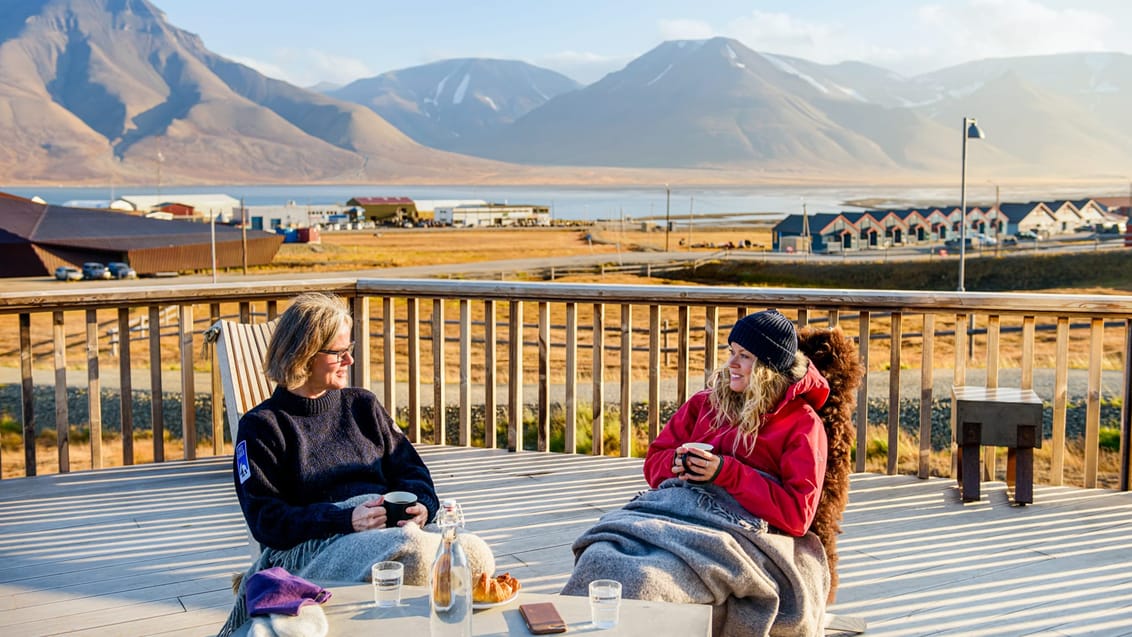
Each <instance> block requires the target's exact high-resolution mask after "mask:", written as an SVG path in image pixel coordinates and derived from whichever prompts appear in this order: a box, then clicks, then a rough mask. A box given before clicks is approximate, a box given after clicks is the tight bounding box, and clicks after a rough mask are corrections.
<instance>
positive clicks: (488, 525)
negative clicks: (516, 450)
mask: <svg viewBox="0 0 1132 637" xmlns="http://www.w3.org/2000/svg"><path fill="white" fill-rule="evenodd" d="M421 451H422V454H423V455H424V456H425V459H426V462H427V463H428V464H429V466H430V468H431V469H432V471H433V475H434V477H435V479H436V482H437V486H438V489H439V491H440V493H441V495H442V497H455V498H458V499H459V500H460V501H461V502H462V503H463V505H464V509H465V513H466V515H467V518H468V520H469V529H470V530H472V531H474V532H476V533H478V534H480V535H481V536H482V537H484V538H485V539H486V540H488V541H489V542H490V543H491V544H492V546H493V547H494V548H495V550H496V555H497V561H498V563H499V568H500V569H502V570H509V571H510V572H511V573H512V574H514V575H515V576H516V577H518V578H519V579H520V580H522V581H523V583H524V586H525V587H526V588H527V589H528V590H531V591H537V592H556V591H557V590H558V589H559V587H561V585H562V584H563V582H565V580H566V577H567V576H568V573H569V571H570V567H571V564H572V562H573V556H572V554H571V552H570V544H571V542H572V541H573V540H574V538H576V537H577V536H578V534H579V533H580V532H581V531H583V530H584V529H585V528H587V527H588V526H589V525H590V524H591V523H593V522H594V521H595V520H596V519H597V518H598V516H600V515H601V514H602V513H603V512H605V511H608V510H611V509H614V508H617V507H619V506H620V505H621V504H623V503H624V502H625V501H626V500H627V499H629V498H630V497H631V496H632V495H633V494H635V493H636V492H637V491H638V490H640V489H642V488H644V486H645V484H644V481H643V479H642V478H641V474H640V465H641V461H640V460H636V459H623V458H593V457H588V456H566V455H559V454H539V453H532V452H527V453H521V454H509V453H507V452H503V451H494V450H482V449H460V448H444V447H427V446H423V447H421ZM1034 499H1035V504H1034V505H1033V506H1029V507H1022V508H1016V507H1011V506H1010V505H1009V504H1008V502H1007V500H1006V494H1005V490H1004V486H1003V485H1002V484H1001V483H989V484H984V485H983V500H982V501H981V502H979V503H973V504H967V505H964V504H962V503H961V502H960V501H959V497H958V493H957V490H956V489H955V488H954V486H953V483H952V481H950V480H943V479H933V480H926V481H924V480H918V479H916V478H913V477H906V476H877V475H872V474H859V475H855V476H854V477H853V489H852V496H851V502H850V504H849V509H848V511H847V514H846V521H845V524H844V528H845V533H844V535H843V536H842V537H841V541H840V547H841V556H842V561H841V578H842V584H841V589H840V595H839V597H838V603H837V604H836V605H835V606H834V608H833V609H832V611H833V612H836V613H840V614H846V615H855V616H860V617H863V618H865V619H866V620H868V622H869V631H868V634H869V635H916V636H919V635H956V636H958V635H964V636H968V635H996V636H997V635H1128V636H1132V542H1129V538H1130V537H1132V493H1122V492H1113V491H1104V490H1083V489H1074V488H1067V487H1046V486H1042V485H1037V486H1036V487H1035V493H1034ZM247 564H248V553H247V546H246V535H245V533H244V526H243V520H242V517H241V515H240V511H239V506H238V505H237V503H236V498H235V494H234V492H233V489H232V484H231V473H230V458H227V457H222V458H211V459H205V460H199V461H192V462H175V463H166V464H163V465H142V466H135V467H126V468H120V469H104V470H100V471H93V472H83V473H72V474H67V475H50V476H41V477H37V478H24V479H14V480H4V481H2V482H0V633H3V634H4V635H6V636H8V637H11V636H16V635H19V636H23V635H57V634H66V635H194V636H197V635H211V634H213V633H214V632H215V630H216V629H217V628H219V627H220V625H221V624H222V623H223V621H224V618H225V617H226V616H227V613H228V609H229V608H230V605H231V601H232V593H231V591H230V588H229V581H230V576H231V574H232V573H233V572H236V571H240V570H242V569H243V568H245V567H246V566H247Z"/></svg>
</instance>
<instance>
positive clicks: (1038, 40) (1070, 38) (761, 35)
mask: <svg viewBox="0 0 1132 637" xmlns="http://www.w3.org/2000/svg"><path fill="white" fill-rule="evenodd" d="M1058 1H1059V0H963V1H962V2H957V1H948V2H935V3H934V4H925V5H924V6H922V7H920V8H919V9H917V10H915V11H914V12H912V11H910V12H909V14H908V15H907V16H901V17H896V16H895V14H891V15H888V14H885V15H887V17H888V18H889V19H893V20H904V21H905V23H904V24H902V25H901V26H900V27H899V28H898V29H896V30H891V29H887V28H885V25H880V24H878V22H877V20H878V19H881V18H883V17H885V15H874V14H872V13H863V14H862V15H860V16H858V18H859V19H858V20H857V23H856V24H857V26H850V25H847V24H845V22H847V21H841V22H835V21H833V20H832V18H831V19H830V21H829V22H828V23H823V22H821V21H807V20H805V19H803V18H799V17H796V16H795V15H791V14H788V13H782V12H765V11H752V12H751V13H749V14H747V15H744V16H741V17H739V18H736V19H734V20H732V21H730V22H729V23H727V25H726V26H725V27H724V28H723V30H722V31H723V35H727V36H728V37H732V38H735V39H736V40H739V41H740V42H742V43H743V44H745V45H747V46H748V47H750V48H752V49H754V50H756V51H764V52H768V53H779V54H783V55H792V56H796V57H801V58H805V59H808V60H813V61H815V62H821V63H825V64H834V63H837V62H843V61H846V60H856V61H861V62H866V63H869V64H875V65H877V66H881V67H884V68H888V69H892V70H894V71H899V72H902V73H909V74H913V73H920V72H925V71H929V70H934V69H937V68H940V67H943V66H948V65H952V64H958V63H961V62H966V61H970V60H975V59H981V58H987V57H1010V56H1023V55H1041V54H1051V53H1065V52H1070V51H1120V50H1124V51H1128V50H1129V49H1130V47H1129V44H1128V42H1127V35H1126V34H1122V33H1121V29H1118V28H1117V26H1116V21H1115V18H1114V17H1110V15H1109V14H1112V15H1115V14H1116V13H1119V12H1125V11H1127V9H1126V8H1125V7H1123V6H1121V8H1120V10H1119V11H1117V10H1116V9H1115V8H1109V9H1103V10H1101V9H1083V8H1080V5H1078V6H1076V7H1058V6H1054V4H1055V3H1057V2H1058ZM1092 4H1093V5H1094V6H1102V5H1097V4H1096V3H1092ZM877 11H881V9H877ZM869 22H871V23H872V24H873V25H874V26H880V27H881V28H879V29H877V28H870V27H869V26H862V24H867V23H869Z"/></svg>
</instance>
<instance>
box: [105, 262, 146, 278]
mask: <svg viewBox="0 0 1132 637" xmlns="http://www.w3.org/2000/svg"><path fill="white" fill-rule="evenodd" d="M106 269H107V270H109V271H110V276H111V277H112V278H115V279H136V278H138V273H137V272H136V271H134V269H133V268H131V267H130V264H129V263H123V262H121V261H111V262H110V263H107V264H106Z"/></svg>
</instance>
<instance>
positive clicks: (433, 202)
mask: <svg viewBox="0 0 1132 637" xmlns="http://www.w3.org/2000/svg"><path fill="white" fill-rule="evenodd" d="M413 203H414V204H415V205H416V206H417V214H418V215H420V216H421V218H422V219H436V209H437V208H459V207H460V206H486V205H487V202H486V201H484V200H483V199H414V200H413Z"/></svg>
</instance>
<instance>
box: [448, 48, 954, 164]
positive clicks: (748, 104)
mask: <svg viewBox="0 0 1132 637" xmlns="http://www.w3.org/2000/svg"><path fill="white" fill-rule="evenodd" d="M853 70H854V69H848V70H846V69H843V71H844V72H845V73H849V72H851V71H853ZM882 130H884V131H887V132H885V133H884V134H881V131H882ZM945 134H946V131H945V130H944V129H943V128H942V127H940V126H938V125H937V124H935V123H933V122H932V121H931V120H929V119H926V118H923V117H920V116H919V115H917V114H915V113H912V112H909V111H906V110H897V109H895V108H887V107H885V106H882V105H878V104H875V103H872V102H869V101H867V100H865V99H862V98H861V96H860V95H857V94H855V93H854V91H853V90H851V89H849V88H847V87H842V86H839V85H838V83H837V81H836V79H835V76H834V74H833V73H830V74H828V76H827V77H821V78H816V77H815V76H814V75H813V73H812V72H811V73H806V72H802V71H799V70H798V69H797V68H796V67H795V61H793V60H791V59H789V58H780V57H776V56H770V55H764V54H760V53H756V52H754V51H752V50H750V49H748V48H746V47H744V46H743V45H741V44H739V43H738V42H736V41H734V40H730V39H726V38H714V39H711V40H707V41H698V42H691V41H679V42H666V43H664V44H662V45H660V46H658V47H657V48H655V49H653V50H652V51H650V52H648V53H646V54H645V55H643V56H641V57H639V58H637V59H636V60H634V61H632V62H631V63H630V64H629V65H628V66H626V67H625V68H624V69H622V70H621V71H618V72H615V73H611V74H609V75H607V76H606V77H605V78H603V79H602V80H600V81H599V82H597V83H595V84H592V85H590V86H587V87H585V88H584V89H582V90H579V91H574V92H571V93H566V94H563V95H560V96H558V97H556V98H554V99H552V100H550V101H549V102H547V103H546V104H544V105H543V106H541V107H539V108H538V109H535V110H534V111H532V112H531V113H529V114H527V115H526V116H524V117H522V118H520V119H519V120H517V121H516V122H515V123H514V124H513V125H512V126H510V127H508V128H506V129H504V130H501V131H500V132H499V133H498V134H494V135H490V136H489V135H480V136H477V137H470V138H468V139H466V140H464V141H463V142H461V143H456V144H453V145H452V148H453V149H454V150H458V151H460V152H467V153H469V154H475V155H480V156H485V157H492V158H495V159H502V160H505V161H512V162H519V163H527V162H532V163H548V164H565V165H594V164H597V165H611V166H649V167H664V168H671V167H678V166H696V167H708V168H719V167H723V166H729V165H744V166H765V167H769V166H773V167H775V168H776V169H785V170H796V171H801V170H814V169H818V168H820V169H835V168H841V169H844V168H847V167H848V168H849V169H851V170H852V169H856V168H867V169H872V170H885V171H892V170H904V169H927V168H931V167H932V166H933V165H934V164H935V163H936V161H935V160H936V158H935V157H933V156H917V155H914V154H912V153H909V152H907V149H906V148H905V142H904V140H905V139H923V140H926V142H927V143H931V142H933V141H937V140H942V139H944V136H945Z"/></svg>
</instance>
